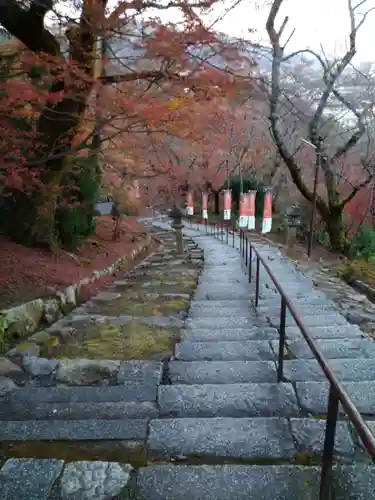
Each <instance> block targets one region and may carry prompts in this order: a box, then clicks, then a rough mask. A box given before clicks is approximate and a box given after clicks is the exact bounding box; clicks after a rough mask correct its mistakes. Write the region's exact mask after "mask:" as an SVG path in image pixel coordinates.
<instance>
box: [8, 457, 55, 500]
mask: <svg viewBox="0 0 375 500" xmlns="http://www.w3.org/2000/svg"><path fill="white" fill-rule="evenodd" d="M63 467H64V462H63V460H33V459H11V460H7V462H6V463H5V464H4V465H3V467H2V468H1V471H0V498H2V499H3V500H48V499H49V498H50V495H51V492H52V488H53V485H54V484H55V482H56V481H57V479H58V477H59V476H60V474H61V472H62V470H63Z"/></svg>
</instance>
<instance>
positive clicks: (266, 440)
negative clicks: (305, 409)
mask: <svg viewBox="0 0 375 500" xmlns="http://www.w3.org/2000/svg"><path fill="white" fill-rule="evenodd" d="M324 433H325V421H324V420H316V419H301V418H291V419H286V418H281V417H280V418H228V417H214V418H170V419H169V418H165V419H162V420H158V419H156V420H152V421H151V422H150V427H149V438H148V448H149V449H150V451H151V452H152V453H153V454H154V455H156V456H157V457H160V458H161V457H168V458H169V459H171V458H173V457H181V456H182V457H187V458H188V457H206V458H208V457H220V458H221V459H232V460H261V459H267V460H280V459H281V460H288V459H289V460H291V459H293V458H294V457H295V456H296V454H297V453H304V452H311V453H313V454H319V455H320V454H321V453H322V451H323V447H324ZM354 453H355V446H354V442H353V440H352V438H351V435H350V432H349V427H348V425H347V424H346V423H345V422H338V425H337V434H336V443H335V454H336V455H346V456H353V455H354Z"/></svg>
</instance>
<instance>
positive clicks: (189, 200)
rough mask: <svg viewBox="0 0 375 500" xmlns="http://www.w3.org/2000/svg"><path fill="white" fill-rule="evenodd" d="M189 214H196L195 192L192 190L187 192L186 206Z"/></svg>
mask: <svg viewBox="0 0 375 500" xmlns="http://www.w3.org/2000/svg"><path fill="white" fill-rule="evenodd" d="M186 213H187V215H194V200H193V193H192V192H191V191H189V192H188V194H187V207H186Z"/></svg>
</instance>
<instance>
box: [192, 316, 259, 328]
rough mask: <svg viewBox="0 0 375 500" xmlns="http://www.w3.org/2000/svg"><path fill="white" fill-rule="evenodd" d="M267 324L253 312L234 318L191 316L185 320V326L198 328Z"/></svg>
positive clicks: (242, 326)
mask: <svg viewBox="0 0 375 500" xmlns="http://www.w3.org/2000/svg"><path fill="white" fill-rule="evenodd" d="M267 325H268V326H269V324H268V323H267V321H266V320H265V319H263V318H259V317H258V316H256V315H255V314H254V315H252V314H251V313H249V314H248V316H236V317H234V318H225V317H223V318H217V317H215V316H211V317H205V318H192V319H188V320H187V321H186V322H185V328H192V329H200V328H215V329H216V328H217V329H222V328H225V329H229V328H246V327H248V328H251V327H255V326H258V327H261V326H267Z"/></svg>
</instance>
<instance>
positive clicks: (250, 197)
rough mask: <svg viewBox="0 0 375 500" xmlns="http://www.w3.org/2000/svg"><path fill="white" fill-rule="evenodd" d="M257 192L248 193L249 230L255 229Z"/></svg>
mask: <svg viewBox="0 0 375 500" xmlns="http://www.w3.org/2000/svg"><path fill="white" fill-rule="evenodd" d="M256 195H257V192H256V191H249V192H248V193H247V200H248V201H247V203H248V209H249V212H248V220H247V229H250V230H251V229H255V198H256Z"/></svg>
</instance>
